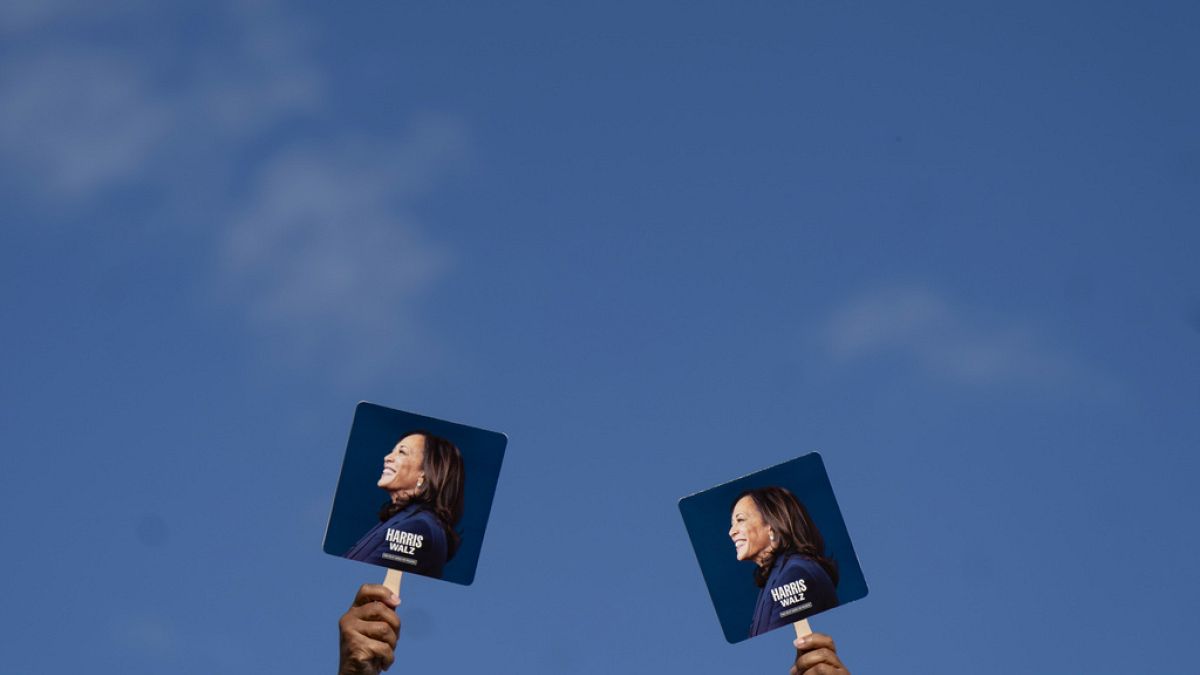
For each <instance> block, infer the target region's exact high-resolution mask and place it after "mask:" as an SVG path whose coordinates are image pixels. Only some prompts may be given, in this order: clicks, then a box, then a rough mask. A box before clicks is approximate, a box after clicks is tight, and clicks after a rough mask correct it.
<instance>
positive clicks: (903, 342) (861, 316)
mask: <svg viewBox="0 0 1200 675" xmlns="http://www.w3.org/2000/svg"><path fill="white" fill-rule="evenodd" d="M824 341H825V342H826V345H827V347H828V349H829V353H830V355H831V356H832V357H833V360H834V361H835V362H836V363H840V364H843V365H844V364H847V363H850V362H854V361H859V360H862V359H865V358H869V357H872V356H876V355H890V356H892V357H895V358H899V359H902V360H906V361H909V362H911V363H913V364H914V365H916V366H917V367H919V368H920V369H921V370H923V371H925V372H927V373H930V374H933V375H935V376H938V377H942V378H945V379H948V380H952V381H955V382H960V383H964V384H972V385H991V384H1005V383H1027V384H1037V385H1065V384H1069V383H1081V382H1095V381H1097V380H1098V379H1099V378H1098V377H1097V376H1096V375H1095V374H1094V373H1092V372H1090V371H1089V370H1088V369H1086V368H1083V367H1082V366H1081V365H1080V364H1079V363H1077V362H1076V361H1075V360H1074V359H1072V358H1071V357H1069V356H1067V355H1066V354H1063V353H1062V352H1060V351H1058V350H1055V349H1053V348H1052V347H1050V346H1049V345H1048V344H1046V343H1045V342H1044V341H1043V340H1040V339H1039V338H1038V336H1037V335H1036V334H1035V332H1034V331H1033V329H1032V328H1031V327H1030V326H1027V325H1023V324H1021V323H1019V322H1015V321H1011V320H1009V321H1004V320H998V319H996V318H994V317H992V318H988V317H985V316H982V315H981V314H979V313H976V312H972V311H970V310H968V309H967V308H964V307H961V306H955V305H952V304H951V303H950V302H949V301H948V300H946V299H945V298H944V297H942V296H940V295H938V294H936V293H933V292H931V291H929V290H926V289H921V288H892V289H883V290H877V291H873V292H870V293H866V294H864V295H861V296H859V297H856V298H854V299H852V300H851V301H850V302H848V303H846V304H845V305H843V306H842V307H841V308H839V309H838V310H837V311H835V312H834V313H833V315H832V316H831V317H830V318H829V320H828V322H827V323H826V324H825V330H824Z"/></svg>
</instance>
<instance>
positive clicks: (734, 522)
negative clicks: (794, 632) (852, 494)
mask: <svg viewBox="0 0 1200 675" xmlns="http://www.w3.org/2000/svg"><path fill="white" fill-rule="evenodd" d="M679 512H680V513H681V514H682V515H683V522H684V525H686V526H687V531H688V536H689V537H691V539H692V547H693V548H695V550H696V560H697V561H698V562H699V563H700V571H701V572H702V573H703V574H704V582H705V583H706V584H707V585H708V593H709V595H710V596H711V597H712V601H713V606H714V607H715V608H716V610H717V618H718V619H719V620H720V622H721V629H722V630H724V631H725V639H726V640H728V641H729V642H730V643H734V642H741V641H742V640H745V639H746V638H751V637H755V636H757V635H761V634H763V633H765V632H767V631H771V630H775V629H776V628H782V627H784V626H788V625H791V624H793V623H795V622H797V621H800V620H801V619H806V618H808V617H810V616H812V615H813V614H816V613H818V612H823V611H825V610H827V609H831V608H833V607H837V606H839V605H844V604H846V603H848V602H852V601H854V600H858V599H859V598H862V597H864V596H866V594H867V582H866V580H865V579H863V574H862V568H861V567H859V564H858V557H857V556H856V555H855V554H854V545H853V544H851V543H850V535H849V534H848V533H847V532H846V523H845V522H843V521H842V512H841V510H840V509H838V504H837V499H835V498H834V496H833V487H832V486H831V485H830V484H829V475H828V474H826V473H825V463H824V462H823V461H821V456H820V455H818V454H817V453H815V452H814V453H810V454H807V455H804V456H803V457H797V458H796V459H793V460H791V461H788V462H784V463H783V464H778V465H776V466H773V467H770V468H768V469H763V470H762V471H758V472H756V473H752V474H750V475H749V476H743V477H741V478H738V479H737V480H733V481H730V482H728V483H724V484H722V485H718V486H716V487H714V488H711V489H708V490H705V491H704V492H698V493H696V494H694V495H691V496H689V497H684V498H683V499H680V500H679Z"/></svg>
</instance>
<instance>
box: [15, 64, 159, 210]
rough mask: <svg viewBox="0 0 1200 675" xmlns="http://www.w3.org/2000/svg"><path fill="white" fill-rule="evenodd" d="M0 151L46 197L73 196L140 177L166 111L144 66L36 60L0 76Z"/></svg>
mask: <svg viewBox="0 0 1200 675" xmlns="http://www.w3.org/2000/svg"><path fill="white" fill-rule="evenodd" d="M0 82H2V83H3V84H2V85H0V98H3V100H4V101H5V104H4V105H3V106H0V148H3V149H4V151H5V154H6V155H8V157H9V160H10V161H14V160H15V161H16V162H17V163H19V165H20V167H21V170H22V171H23V172H24V173H26V174H31V176H30V177H34V178H36V179H37V180H34V181H33V182H34V183H40V184H42V187H43V188H45V189H47V191H49V192H52V193H55V194H57V195H59V196H77V195H79V194H80V193H85V192H89V191H91V190H92V189H94V188H96V187H99V186H102V185H108V184H111V183H113V182H114V181H118V180H121V179H124V178H127V177H129V176H130V175H132V174H134V173H136V172H138V171H140V170H142V168H143V165H144V164H145V162H146V159H147V157H148V156H149V155H150V153H151V152H152V151H153V150H154V148H155V147H156V146H157V145H158V144H160V143H161V142H162V141H163V139H164V138H165V137H166V136H167V133H168V132H169V129H170V126H171V122H172V116H173V111H172V110H171V106H170V105H169V104H168V102H166V101H163V100H161V99H160V98H159V97H158V96H156V94H155V93H154V92H153V91H152V88H151V85H150V83H149V79H148V76H147V73H146V70H145V68H144V67H142V66H140V65H139V64H137V63H134V62H131V61H129V60H126V59H122V58H120V57H117V56H114V55H112V54H108V53H105V52H98V51H81V50H77V51H65V52H53V53H47V54H38V55H32V56H29V57H27V58H26V59H24V60H8V61H5V63H4V66H3V70H0Z"/></svg>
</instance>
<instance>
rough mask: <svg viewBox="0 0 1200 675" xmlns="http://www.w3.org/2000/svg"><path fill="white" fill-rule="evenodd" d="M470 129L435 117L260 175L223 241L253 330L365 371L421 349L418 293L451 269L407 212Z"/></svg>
mask: <svg viewBox="0 0 1200 675" xmlns="http://www.w3.org/2000/svg"><path fill="white" fill-rule="evenodd" d="M461 145H462V134H461V132H460V130H459V128H458V127H457V126H456V125H454V124H453V123H451V122H448V121H445V120H439V119H437V118H428V119H425V120H423V121H422V122H421V123H418V124H416V125H414V126H413V128H412V130H411V132H410V134H409V136H408V138H407V139H405V140H404V141H402V142H399V143H395V144H388V145H383V146H380V145H375V144H373V143H367V142H358V143H349V144H345V145H344V147H340V148H328V147H311V148H303V149H295V150H292V151H289V152H287V153H284V154H282V155H280V156H278V157H275V158H274V159H273V160H272V161H271V162H270V163H268V164H267V165H266V166H265V167H263V169H262V171H261V172H260V173H259V175H258V177H257V178H256V179H255V180H254V182H253V186H252V190H251V196H250V198H249V200H248V201H247V203H246V204H245V205H244V207H243V208H241V209H240V210H239V211H238V212H237V213H236V214H235V216H234V217H233V218H232V220H231V225H230V228H229V230H228V232H227V234H226V237H225V240H224V243H223V261H224V272H225V274H226V278H227V280H228V281H229V282H230V284H231V287H232V290H233V291H234V292H236V293H237V295H238V296H239V297H240V298H241V299H242V302H244V304H245V307H246V309H247V314H248V316H249V318H250V319H251V320H252V322H253V323H254V324H255V326H256V327H257V328H258V329H259V330H260V331H261V332H262V333H263V334H264V335H267V336H272V339H273V340H278V341H279V342H278V344H279V345H280V346H282V347H284V348H285V349H289V350H292V351H298V352H299V354H301V355H303V354H305V353H310V352H311V351H313V350H314V349H323V350H333V351H334V352H335V353H337V354H339V355H341V356H342V357H344V358H345V359H346V360H348V361H349V362H348V363H342V364H340V365H341V366H343V367H349V368H356V367H360V366H362V365H363V364H365V363H371V364H374V365H375V366H376V367H378V366H386V365H390V364H392V363H394V362H395V359H396V358H397V356H398V355H399V354H401V353H403V352H404V351H405V350H406V349H411V348H413V347H414V346H415V341H416V340H417V339H419V326H420V322H419V321H415V320H414V316H417V313H416V312H415V311H414V309H415V303H416V302H417V300H418V298H419V296H420V295H421V294H422V293H423V292H424V291H425V290H426V289H427V288H428V287H429V285H430V284H431V283H432V282H433V281H434V280H435V279H437V278H438V277H439V276H440V275H441V274H442V273H443V272H444V270H445V269H446V267H447V265H448V262H449V261H448V255H447V254H446V252H445V251H444V250H442V249H441V248H439V247H438V246H436V245H435V244H434V243H432V242H431V241H429V239H428V237H427V236H426V235H424V228H423V227H422V225H421V223H420V222H419V220H418V219H417V218H416V216H414V215H413V214H412V212H411V210H410V208H409V206H410V201H411V199H412V198H413V197H414V196H415V195H416V194H419V193H420V192H421V191H422V190H423V189H424V188H425V187H426V185H427V184H428V182H429V181H430V180H432V178H433V176H434V175H436V173H437V172H438V171H439V170H440V168H441V167H442V166H443V165H444V164H445V162H447V161H448V160H449V158H452V157H454V156H456V155H457V153H458V149H459V148H460V147H461Z"/></svg>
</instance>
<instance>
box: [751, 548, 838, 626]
mask: <svg viewBox="0 0 1200 675" xmlns="http://www.w3.org/2000/svg"><path fill="white" fill-rule="evenodd" d="M837 604H838V599H837V591H836V590H834V587H833V581H831V580H830V579H829V574H828V573H827V572H826V571H825V568H824V567H821V565H820V563H818V562H817V561H816V560H813V559H812V558H809V557H808V556H804V555H800V554H798V553H786V554H784V555H781V556H778V557H776V558H775V562H774V563H772V565H771V574H770V575H769V576H768V577H767V583H766V584H765V585H764V586H763V587H762V590H761V591H759V592H758V604H757V605H755V607H754V622H753V623H751V624H750V637H754V636H755V635H759V634H761V633H765V632H767V631H769V630H774V629H776V628H779V627H780V626H786V625H788V624H789V623H796V622H797V621H799V620H800V619H803V618H804V617H807V616H811V615H813V614H816V613H817V612H822V611H825V610H827V609H829V608H830V607H837Z"/></svg>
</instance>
